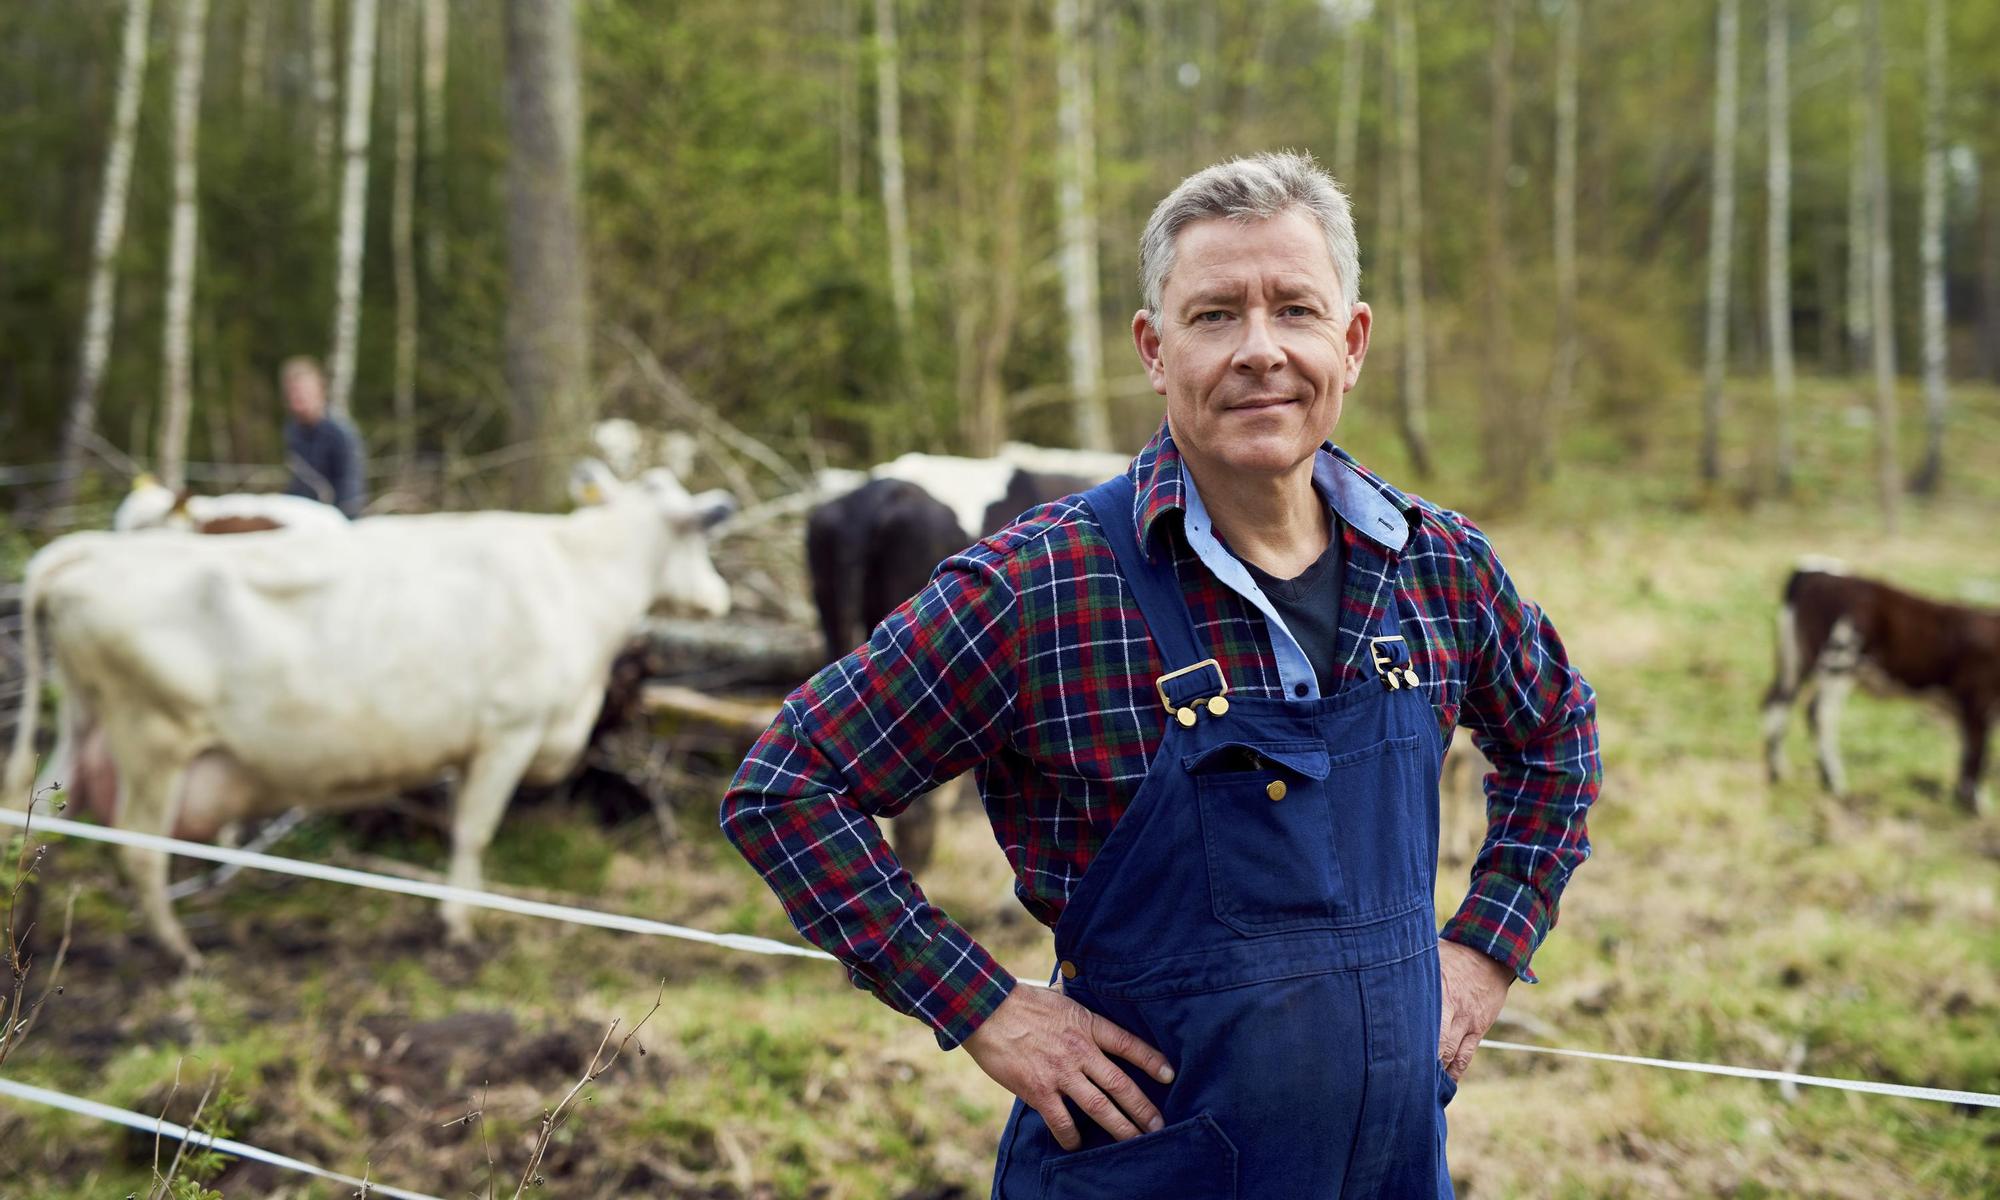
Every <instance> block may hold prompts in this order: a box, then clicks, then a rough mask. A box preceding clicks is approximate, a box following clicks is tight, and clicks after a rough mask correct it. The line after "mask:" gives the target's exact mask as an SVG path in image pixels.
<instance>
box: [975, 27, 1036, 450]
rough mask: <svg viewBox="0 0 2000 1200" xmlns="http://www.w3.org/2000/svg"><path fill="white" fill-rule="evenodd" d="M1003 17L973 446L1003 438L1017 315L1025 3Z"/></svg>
mask: <svg viewBox="0 0 2000 1200" xmlns="http://www.w3.org/2000/svg"><path fill="white" fill-rule="evenodd" d="M1007 9H1008V18H1007V59H1006V61H1007V63H1008V64H1009V68H1008V69H1009V70H1010V71H1012V72H1014V73H1015V74H1014V77H1013V78H1011V79H1010V80H1009V83H1010V84H1011V85H1012V86H1010V87H1009V88H1008V89H1007V143H1006V147H1007V148H1006V153H1005V156H1004V157H1003V159H1002V163H1003V166H1002V171H1001V176H1000V187H999V198H998V201H997V202H996V204H995V208H994V216H993V226H994V230H993V262H992V268H991V275H992V279H993V311H992V317H991V319H989V320H988V321H987V322H986V329H985V336H984V338H983V340H982V343H981V345H980V347H979V399H978V404H977V407H976V409H975V410H974V414H973V429H972V430H971V435H972V436H970V437H969V438H968V439H967V440H968V442H969V444H970V445H971V446H972V447H973V448H974V452H975V453H978V452H979V450H978V449H977V448H978V447H982V446H990V447H992V448H993V449H995V450H997V449H998V448H999V446H1000V443H1001V442H1003V441H1005V440H1006V437H1007V425H1008V414H1007V408H1006V401H1007V394H1006V389H1005V387H1004V386H1003V383H1002V380H1001V373H1000V372H1001V368H1002V367H1003V366H1004V365H1005V364H1006V361H1007V352H1008V350H1009V349H1010V348H1011V347H1012V346H1013V341H1014V324H1015V321H1016V320H1017V319H1018V317H1019V315H1020V302H1021V241H1022V237H1023V228H1022V225H1023V215H1022V209H1023V193H1024V192H1025V190H1026V185H1025V183H1024V178H1025V176H1026V174H1027V161H1028V140H1029V131H1030V129H1031V128H1032V126H1033V121H1032V120H1031V119H1030V112H1029V108H1028V97H1029V95H1030V93H1031V89H1030V88H1029V87H1028V80H1027V79H1026V78H1024V77H1023V76H1024V75H1025V73H1026V70H1027V66H1026V64H1029V63H1030V62H1031V59H1030V58H1029V57H1028V21H1027V9H1028V6H1027V5H1026V4H1009V5H1008V6H1007Z"/></svg>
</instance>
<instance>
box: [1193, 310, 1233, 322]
mask: <svg viewBox="0 0 2000 1200" xmlns="http://www.w3.org/2000/svg"><path fill="white" fill-rule="evenodd" d="M1228 316H1229V314H1228V313H1226V312H1223V311H1222V310H1221V309H1219V308H1211V309H1209V310H1208V311H1207V312H1198V313H1196V314H1195V315H1194V320H1195V324H1197V325H1217V324H1220V323H1221V322H1222V321H1224V320H1225V319H1227V318H1228Z"/></svg>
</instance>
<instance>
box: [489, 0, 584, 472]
mask: <svg viewBox="0 0 2000 1200" xmlns="http://www.w3.org/2000/svg"><path fill="white" fill-rule="evenodd" d="M506 109H507V132H508V137H509V140H510V147H509V152H508V156H507V284H508V294H507V362H506V374H507V390H508V394H509V396H510V400H511V404H510V413H511V416H512V432H513V437H514V440H515V441H517V442H521V443H528V442H539V443H541V444H542V445H543V446H544V447H546V448H547V449H548V450H549V451H551V452H554V451H560V450H563V449H567V448H570V447H572V446H581V445H582V444H583V441H584V438H585V436H586V431H587V429H588V427H589V423H590V420H591V417H592V412H593V408H594V405H593V402H592V397H591V394H590V340H589V328H588V320H589V314H588V307H587V299H586V297H587V291H586V280H585V277H584V259H583V240H582V234H581V227H580V220H579V207H580V203H579V199H578V194H577V171H578V165H579V153H578V151H579V144H580V142H581V139H582V132H583V125H582V111H581V105H580V98H579V96H578V89H577V73H576V27H575V23H574V14H573V12H572V9H571V4H570V0H508V4H507V87H506ZM568 468H569V464H568V462H567V461H565V460H564V456H563V455H561V454H559V453H546V454H542V455H538V456H531V457H529V458H526V459H524V460H523V462H522V465H521V467H520V469H519V472H518V473H517V474H516V476H515V490H516V502H517V503H520V504H524V505H525V504H527V503H529V502H531V501H532V502H538V503H546V502H549V501H552V500H554V499H555V497H557V496H558V495H560V494H561V488H562V480H563V476H564V474H565V473H566V472H567V470H568Z"/></svg>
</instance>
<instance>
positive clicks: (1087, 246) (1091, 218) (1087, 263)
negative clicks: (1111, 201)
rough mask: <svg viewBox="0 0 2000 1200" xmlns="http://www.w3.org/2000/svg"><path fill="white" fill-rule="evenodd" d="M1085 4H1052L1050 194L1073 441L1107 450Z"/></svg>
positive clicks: (1072, 0) (1059, 0)
mask: <svg viewBox="0 0 2000 1200" xmlns="http://www.w3.org/2000/svg"><path fill="white" fill-rule="evenodd" d="M1087 3H1088V0H1055V35H1056V48H1057V49H1056V52H1057V55H1058V58H1057V61H1056V79H1057V84H1058V86H1059V88H1060V89H1061V92H1062V96H1061V100H1060V102H1059V104H1058V106H1057V123H1058V125H1059V126H1060V127H1061V129H1062V142H1063V145H1062V154H1061V157H1060V159H1059V171H1058V178H1059V180H1060V183H1059V192H1058V196H1057V200H1058V204H1059V207H1060V208H1061V210H1062V275H1063V310H1064V313H1065V315H1066V317H1067V319H1068V324H1069V338H1068V342H1069V385H1070V395H1071V396H1072V398H1073V401H1074V403H1075V406H1076V407H1075V423H1074V426H1073V427H1074V429H1075V431H1076V438H1077V441H1078V442H1079V443H1080V444H1081V445H1082V446H1083V447H1084V448H1085V449H1088V450H1109V449H1111V411H1110V406H1109V403H1108V401H1107V400H1106V398H1105V395H1104V328H1103V319H1102V316H1101V314H1100V313H1099V312H1098V308H1097V214H1096V211H1095V207H1094V206H1095V197H1094V196H1093V195H1092V194H1091V184H1092V177H1093V176H1094V175H1095V173H1096V161H1097V149H1096V141H1095V139H1094V138H1093V137H1092V130H1091V122H1092V118H1091V96H1090V89H1091V80H1090V64H1089V61H1088V59H1087V58H1086V57H1085V56H1086V54H1087V52H1088V47H1089V41H1088V39H1087V37H1086V34H1085V31H1086V30H1087V29H1088V28H1089V20H1090V15H1089V13H1088V12H1087V11H1086V10H1085V7H1084V6H1085V5H1086V4H1087Z"/></svg>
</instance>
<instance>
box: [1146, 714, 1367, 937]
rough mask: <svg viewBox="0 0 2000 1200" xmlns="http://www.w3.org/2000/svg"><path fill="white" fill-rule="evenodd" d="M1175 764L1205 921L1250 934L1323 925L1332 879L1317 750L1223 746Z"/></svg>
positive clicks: (1287, 745) (1333, 890)
mask: <svg viewBox="0 0 2000 1200" xmlns="http://www.w3.org/2000/svg"><path fill="white" fill-rule="evenodd" d="M1182 766H1183V767H1184V768H1185V769H1186V770H1187V771H1188V773H1189V776H1190V777H1191V778H1192V779H1193V780H1194V786H1195V803H1196V805H1197V807H1198V808H1199V810H1200V813H1201V831H1202V832H1201V840H1202V849H1203V853H1204V854H1205V855H1206V856H1207V859H1208V886H1209V900H1210V904H1211V907H1212V909H1213V911H1214V913H1215V919H1216V920H1218V921H1220V922H1222V923H1223V924H1224V925H1227V926H1229V927H1230V928H1231V929H1234V930H1236V931H1237V932H1238V933H1243V934H1250V935H1261V934H1273V933H1285V932H1289V931H1293V930H1300V929H1327V928H1331V927H1332V926H1333V924H1334V914H1335V911H1336V908H1337V906H1338V905H1339V902H1340V901H1339V897H1340V893H1341V877H1340V863H1339V860H1338V859H1336V858H1335V856H1334V854H1333V848H1332V838H1333V827H1332V825H1331V823H1330V817H1329V814H1328V809H1327V797H1326V790H1325V787H1324V786H1323V783H1322V781H1323V780H1325V778H1326V775H1327V771H1328V769H1329V759H1328V755H1327V752H1326V746H1325V745H1324V744H1323V743H1320V742H1310V741H1299V742H1228V743H1223V744H1221V745H1217V746H1212V747H1209V748H1208V749H1207V750H1204V751H1202V752H1201V753H1200V754H1194V755H1189V756H1188V757H1187V758H1185V759H1183V760H1182ZM1246 767H1247V768H1249V769H1242V768H1246Z"/></svg>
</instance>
